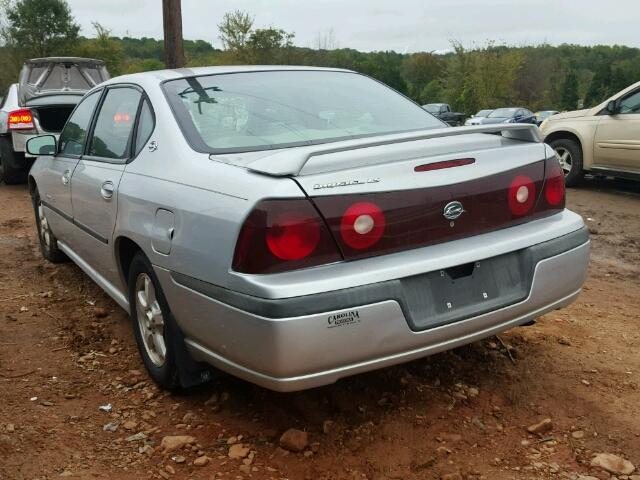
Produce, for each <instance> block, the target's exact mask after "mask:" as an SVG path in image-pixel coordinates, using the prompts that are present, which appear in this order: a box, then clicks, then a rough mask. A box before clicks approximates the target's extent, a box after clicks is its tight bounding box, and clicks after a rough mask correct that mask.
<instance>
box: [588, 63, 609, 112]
mask: <svg viewBox="0 0 640 480" xmlns="http://www.w3.org/2000/svg"><path fill="white" fill-rule="evenodd" d="M610 82H611V64H610V63H608V62H607V63H602V64H601V65H600V66H599V67H598V68H597V69H596V71H595V74H594V75H593V79H592V80H591V83H590V84H589V89H588V90H587V95H586V96H585V99H584V104H585V106H587V107H593V106H596V105H598V104H599V103H600V102H602V101H604V100H605V99H606V98H607V97H609V96H610V95H611V94H613V93H615V92H614V91H612V88H611V83H610Z"/></svg>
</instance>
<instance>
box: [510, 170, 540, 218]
mask: <svg viewBox="0 0 640 480" xmlns="http://www.w3.org/2000/svg"><path fill="white" fill-rule="evenodd" d="M508 202H509V210H511V213H512V214H513V216H515V217H522V216H524V215H526V214H527V213H529V212H530V211H531V209H532V208H533V206H534V204H535V203H536V185H535V183H534V182H533V180H532V179H531V178H529V177H528V176H526V175H518V176H517V177H516V178H514V179H513V180H512V181H511V185H509V192H508Z"/></svg>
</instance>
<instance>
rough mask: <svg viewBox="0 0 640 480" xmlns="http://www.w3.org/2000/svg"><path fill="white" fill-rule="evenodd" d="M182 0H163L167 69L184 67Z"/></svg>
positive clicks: (165, 61)
mask: <svg viewBox="0 0 640 480" xmlns="http://www.w3.org/2000/svg"><path fill="white" fill-rule="evenodd" d="M180 2H181V0H162V23H163V25H164V63H165V65H166V67H167V68H182V67H184V47H183V46H182V9H181V5H180Z"/></svg>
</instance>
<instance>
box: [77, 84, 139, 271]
mask: <svg viewBox="0 0 640 480" xmlns="http://www.w3.org/2000/svg"><path fill="white" fill-rule="evenodd" d="M141 98H142V91H141V90H140V89H139V88H137V87H135V86H132V85H114V86H110V87H108V88H107V89H106V92H105V94H104V95H103V98H102V101H101V104H100V106H99V108H98V112H97V114H96V117H95V120H94V126H93V130H92V133H91V136H90V137H89V141H88V143H87V147H86V148H85V153H84V155H83V156H82V158H81V159H80V160H79V162H78V165H77V166H76V168H75V171H74V172H73V176H72V177H71V203H72V206H73V221H74V224H75V225H76V226H77V227H78V229H77V230H76V235H75V240H76V241H75V245H74V247H75V248H74V249H75V250H76V252H77V253H78V254H79V255H80V256H81V257H82V258H83V259H84V260H85V261H86V262H88V263H89V265H90V266H91V267H92V268H93V269H94V270H96V271H97V272H98V273H99V274H100V275H102V276H103V277H104V278H106V279H107V280H108V281H110V282H111V283H114V282H117V281H118V279H119V277H118V271H117V268H116V265H115V261H114V251H113V248H112V245H111V244H112V241H113V238H112V234H113V230H114V227H115V222H116V214H117V211H118V195H117V191H118V185H119V183H120V178H121V177H122V173H123V171H124V168H125V165H126V163H127V161H128V160H129V159H130V158H131V151H132V142H133V140H132V139H133V131H134V125H135V121H136V116H137V114H138V109H139V106H140V100H141Z"/></svg>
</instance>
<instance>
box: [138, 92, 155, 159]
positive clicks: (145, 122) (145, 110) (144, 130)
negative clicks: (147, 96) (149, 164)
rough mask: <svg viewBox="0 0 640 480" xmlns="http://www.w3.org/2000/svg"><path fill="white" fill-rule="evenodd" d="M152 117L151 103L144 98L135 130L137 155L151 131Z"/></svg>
mask: <svg viewBox="0 0 640 480" xmlns="http://www.w3.org/2000/svg"><path fill="white" fill-rule="evenodd" d="M153 127H154V119H153V112H152V111H151V105H149V101H148V100H144V101H143V103H142V108H141V109H140V120H139V121H138V130H137V132H136V155H138V154H139V153H140V152H141V151H142V149H143V148H144V145H145V144H146V143H147V140H149V137H150V136H151V134H152V133H153Z"/></svg>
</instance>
